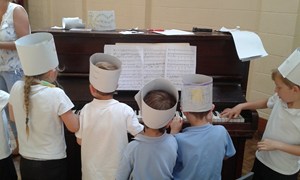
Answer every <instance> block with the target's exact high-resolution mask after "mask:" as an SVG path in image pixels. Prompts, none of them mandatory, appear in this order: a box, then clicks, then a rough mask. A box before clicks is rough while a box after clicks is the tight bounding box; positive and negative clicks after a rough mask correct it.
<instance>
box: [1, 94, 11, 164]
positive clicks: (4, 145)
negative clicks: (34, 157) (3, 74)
mask: <svg viewBox="0 0 300 180" xmlns="http://www.w3.org/2000/svg"><path fill="white" fill-rule="evenodd" d="M8 98H9V94H8V93H6V92H4V91H2V90H0V101H1V102H0V159H4V158H7V157H8V156H9V155H10V154H11V150H10V147H9V134H8V126H7V118H6V113H5V111H4V107H5V105H6V104H7V102H8Z"/></svg>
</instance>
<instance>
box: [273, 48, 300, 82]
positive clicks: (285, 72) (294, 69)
mask: <svg viewBox="0 0 300 180" xmlns="http://www.w3.org/2000/svg"><path fill="white" fill-rule="evenodd" d="M278 71H279V72H280V73H281V75H282V76H283V77H284V78H287V79H288V80H290V81H291V82H293V83H295V84H297V85H299V86H300V48H297V49H296V50H295V51H294V52H293V53H292V54H291V55H290V56H289V57H288V58H287V59H286V60H285V61H284V62H283V63H282V64H281V65H280V66H279V67H278Z"/></svg>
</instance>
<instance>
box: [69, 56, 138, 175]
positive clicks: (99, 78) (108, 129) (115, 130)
mask: <svg viewBox="0 0 300 180" xmlns="http://www.w3.org/2000/svg"><path fill="white" fill-rule="evenodd" d="M121 65H122V64H121V61H120V60H119V59H117V58H116V57H114V56H111V55H108V54H102V53H96V54H93V55H92V56H91V57H90V76H89V79H90V87H89V88H90V92H91V94H92V96H93V97H94V99H93V100H92V101H91V102H90V103H88V104H86V105H85V106H84V107H83V108H82V110H81V111H80V129H79V131H78V132H76V134H75V135H76V137H77V142H78V144H80V145H81V162H82V163H81V164H82V179H83V180H92V179H94V180H100V179H103V180H114V179H115V175H116V171H117V167H118V164H119V162H120V160H121V156H122V154H123V151H124V149H125V147H126V145H127V144H128V136H127V132H129V133H130V134H131V135H133V136H135V135H136V134H138V133H140V132H141V131H142V130H143V125H141V124H140V123H139V121H138V119H137V117H136V114H135V112H134V111H133V109H132V108H131V107H130V106H128V105H127V104H124V103H121V102H119V101H117V100H115V99H114V98H113V95H114V92H115V90H116V89H117V86H118V80H119V76H120V72H121Z"/></svg>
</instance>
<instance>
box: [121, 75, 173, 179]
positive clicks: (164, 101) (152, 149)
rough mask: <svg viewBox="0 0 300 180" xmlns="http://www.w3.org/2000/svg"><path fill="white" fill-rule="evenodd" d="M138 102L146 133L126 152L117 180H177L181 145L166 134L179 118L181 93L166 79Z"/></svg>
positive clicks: (153, 83) (152, 85)
mask: <svg viewBox="0 0 300 180" xmlns="http://www.w3.org/2000/svg"><path fill="white" fill-rule="evenodd" d="M135 99H136V101H137V103H138V105H139V108H140V110H141V112H142V118H143V122H144V125H145V128H144V133H143V134H138V135H137V136H136V137H135V138H134V141H132V142H130V143H129V144H128V146H127V147H126V149H125V153H124V155H123V158H122V160H121V163H120V166H119V169H118V173H117V180H121V179H124V180H127V179H129V177H130V176H131V177H132V178H133V179H149V180H152V179H173V175H172V172H173V168H174V165H175V162H176V157H177V143H176V140H175V138H174V136H173V135H171V134H167V133H166V127H168V125H169V123H170V122H171V120H172V118H173V117H174V115H175V111H176V107H177V100H178V91H177V89H176V88H175V87H174V86H173V85H172V84H171V82H169V81H168V80H165V79H156V80H153V81H151V82H149V83H148V84H146V85H145V86H144V87H143V88H142V90H140V91H139V92H138V94H136V96H135Z"/></svg>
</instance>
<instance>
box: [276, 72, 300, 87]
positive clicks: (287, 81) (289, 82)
mask: <svg viewBox="0 0 300 180" xmlns="http://www.w3.org/2000/svg"><path fill="white" fill-rule="evenodd" d="M275 78H279V79H280V80H282V82H283V83H284V84H285V85H287V86H288V87H289V88H292V87H293V86H298V87H299V88H300V86H299V85H298V84H295V83H293V82H292V81H290V80H288V79H287V78H284V77H283V76H282V74H281V73H280V72H279V71H278V69H273V70H272V80H273V81H275Z"/></svg>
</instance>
